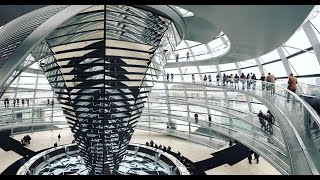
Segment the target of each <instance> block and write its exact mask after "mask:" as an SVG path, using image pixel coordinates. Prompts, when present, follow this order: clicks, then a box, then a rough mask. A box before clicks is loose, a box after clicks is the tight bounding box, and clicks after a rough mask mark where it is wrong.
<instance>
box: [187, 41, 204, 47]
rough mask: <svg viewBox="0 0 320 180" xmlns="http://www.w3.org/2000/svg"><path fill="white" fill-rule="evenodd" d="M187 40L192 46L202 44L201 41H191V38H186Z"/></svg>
mask: <svg viewBox="0 0 320 180" xmlns="http://www.w3.org/2000/svg"><path fill="white" fill-rule="evenodd" d="M186 42H187V43H188V44H189V46H190V47H192V46H195V45H199V44H201V43H199V42H195V41H190V40H186Z"/></svg>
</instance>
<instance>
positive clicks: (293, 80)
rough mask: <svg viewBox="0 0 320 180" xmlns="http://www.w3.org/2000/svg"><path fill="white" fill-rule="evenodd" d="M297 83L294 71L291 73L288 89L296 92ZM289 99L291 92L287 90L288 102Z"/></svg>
mask: <svg viewBox="0 0 320 180" xmlns="http://www.w3.org/2000/svg"><path fill="white" fill-rule="evenodd" d="M297 84H298V80H297V78H296V77H295V76H294V75H293V74H292V73H290V77H289V80H288V89H289V90H290V91H292V92H294V93H296V90H297ZM289 99H290V93H289V92H287V102H289Z"/></svg>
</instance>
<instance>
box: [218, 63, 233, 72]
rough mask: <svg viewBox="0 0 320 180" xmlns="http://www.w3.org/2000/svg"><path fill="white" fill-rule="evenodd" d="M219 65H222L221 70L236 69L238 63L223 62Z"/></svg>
mask: <svg viewBox="0 0 320 180" xmlns="http://www.w3.org/2000/svg"><path fill="white" fill-rule="evenodd" d="M219 66H220V69H221V71H225V70H230V69H236V65H235V64H234V63H228V64H221V65H219Z"/></svg>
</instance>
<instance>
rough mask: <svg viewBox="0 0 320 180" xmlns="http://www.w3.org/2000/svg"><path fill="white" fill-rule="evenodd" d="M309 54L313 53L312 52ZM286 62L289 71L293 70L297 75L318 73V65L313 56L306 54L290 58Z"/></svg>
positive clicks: (319, 67)
mask: <svg viewBox="0 0 320 180" xmlns="http://www.w3.org/2000/svg"><path fill="white" fill-rule="evenodd" d="M310 52H313V53H314V51H313V50H312V51H310ZM288 61H289V63H290V65H291V66H290V68H291V70H292V71H293V68H294V70H295V72H297V74H298V75H307V74H319V73H320V65H319V62H318V60H317V57H316V55H315V54H312V53H308V52H306V53H303V54H300V55H298V56H295V57H292V58H290V59H288ZM292 67H293V68H292ZM293 72H294V71H293Z"/></svg>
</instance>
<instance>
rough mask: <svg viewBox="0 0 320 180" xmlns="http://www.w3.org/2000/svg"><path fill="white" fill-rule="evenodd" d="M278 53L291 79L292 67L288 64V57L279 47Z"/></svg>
mask: <svg viewBox="0 0 320 180" xmlns="http://www.w3.org/2000/svg"><path fill="white" fill-rule="evenodd" d="M277 51H278V53H279V56H280V58H281V61H282V64H283V66H284V69H285V70H286V72H287V75H288V77H289V75H290V73H291V69H290V66H289V63H288V59H287V57H286V55H285V54H284V52H283V49H282V48H281V47H278V48H277Z"/></svg>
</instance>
